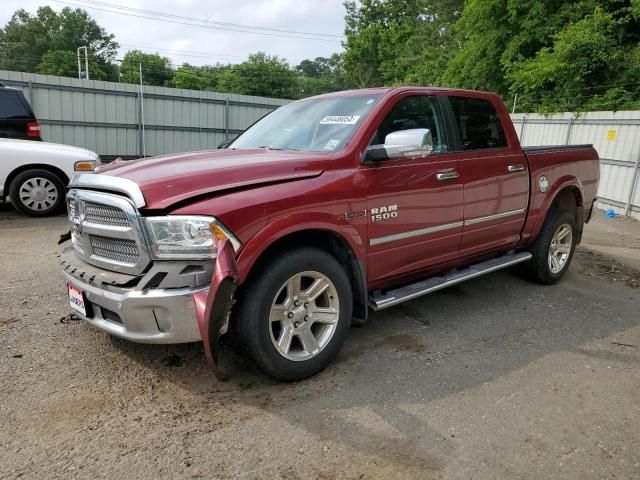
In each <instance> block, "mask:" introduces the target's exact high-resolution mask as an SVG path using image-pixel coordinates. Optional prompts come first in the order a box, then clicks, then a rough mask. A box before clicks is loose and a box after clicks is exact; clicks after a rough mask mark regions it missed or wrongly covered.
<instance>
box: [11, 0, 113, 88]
mask: <svg viewBox="0 0 640 480" xmlns="http://www.w3.org/2000/svg"><path fill="white" fill-rule="evenodd" d="M85 45H86V46H88V47H89V52H90V59H89V60H90V61H89V63H90V66H89V71H90V76H91V77H92V78H103V79H107V78H110V79H113V80H115V77H113V75H114V69H113V67H112V66H111V61H112V60H113V58H114V56H115V53H116V51H117V49H118V44H117V43H116V42H115V41H114V36H113V35H110V34H107V33H106V32H105V30H104V29H103V28H102V27H100V26H99V25H98V24H97V23H96V21H95V20H93V19H92V18H91V17H90V16H89V14H88V13H87V12H86V11H84V10H81V9H71V8H68V7H67V8H63V9H62V10H61V11H60V13H56V12H55V11H54V10H53V9H52V8H50V7H40V8H38V10H37V12H36V14H35V15H31V14H29V12H27V11H26V10H23V9H20V10H17V11H16V12H15V13H14V14H13V16H12V17H11V20H9V22H8V23H7V24H6V25H5V26H4V28H2V29H0V69H6V70H18V71H23V72H45V71H46V72H49V71H61V72H65V74H66V75H68V76H74V77H75V76H77V74H78V73H77V61H76V60H74V65H76V68H75V70H74V71H72V70H71V69H70V52H71V53H72V54H73V55H74V57H75V53H76V49H77V48H78V47H81V46H85ZM53 52H57V53H55V54H53ZM61 52H65V53H61ZM45 54H49V55H48V56H47V58H46V60H45V59H44V57H43V56H44V55H45ZM56 59H58V60H62V61H63V62H64V63H63V65H60V66H59V68H57V69H56V68H55V65H54V63H55V60H56ZM41 63H44V65H41Z"/></svg>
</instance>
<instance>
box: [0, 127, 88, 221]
mask: <svg viewBox="0 0 640 480" xmlns="http://www.w3.org/2000/svg"><path fill="white" fill-rule="evenodd" d="M98 165H100V157H99V156H98V155H97V154H96V153H94V152H92V151H91V150H87V149H85V148H79V147H72V146H69V145H60V144H58V143H49V142H34V141H30V140H14V139H4V138H0V200H4V199H5V198H6V197H9V199H10V200H11V203H12V204H13V206H14V207H15V208H16V209H18V210H19V211H20V212H22V213H24V214H26V215H31V216H34V217H43V216H46V215H51V214H53V213H55V212H57V211H58V210H60V208H61V207H62V205H64V201H65V194H66V188H67V185H68V184H69V179H70V178H71V177H72V176H73V173H74V172H79V171H80V172H91V171H93V170H95V169H96V167H97V166H98Z"/></svg>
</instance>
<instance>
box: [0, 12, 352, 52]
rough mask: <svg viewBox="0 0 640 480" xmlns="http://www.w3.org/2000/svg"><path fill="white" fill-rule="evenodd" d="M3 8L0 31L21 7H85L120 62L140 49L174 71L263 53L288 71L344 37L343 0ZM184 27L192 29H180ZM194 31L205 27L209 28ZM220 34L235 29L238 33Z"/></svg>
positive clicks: (335, 49)
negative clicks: (114, 45)
mask: <svg viewBox="0 0 640 480" xmlns="http://www.w3.org/2000/svg"><path fill="white" fill-rule="evenodd" d="M0 1H1V3H2V7H3V8H2V9H0V25H2V26H4V25H5V24H6V23H7V22H8V21H9V20H10V18H11V15H12V14H13V12H14V11H15V10H17V9H19V8H24V9H25V10H27V11H29V12H30V13H35V11H36V10H37V8H38V7H40V6H45V5H48V6H50V7H51V8H53V9H54V10H56V11H59V10H61V9H62V8H64V7H66V6H68V7H71V8H78V7H80V8H84V9H85V10H87V11H88V12H89V14H90V15H91V16H92V17H93V18H94V19H95V20H96V21H97V22H98V24H100V25H101V26H102V27H103V28H104V29H105V30H106V31H107V32H108V33H113V34H114V35H115V40H116V41H117V42H118V43H119V44H120V45H121V49H120V52H119V54H118V58H122V56H123V55H124V53H125V52H126V51H127V50H132V49H134V48H137V49H139V50H143V51H146V52H151V53H159V54H161V55H162V56H165V57H169V58H170V59H171V61H172V63H173V64H175V65H180V64H182V63H183V62H188V63H190V64H192V65H204V64H215V63H216V62H220V63H239V62H242V61H243V60H244V59H246V58H247V56H248V55H249V54H250V53H255V52H258V51H264V52H266V53H267V54H269V55H277V56H278V57H280V58H284V59H286V60H287V61H288V62H289V63H290V64H291V65H296V64H298V63H299V62H300V61H301V60H303V59H306V58H311V59H312V58H315V57H318V56H323V57H328V56H330V55H331V54H332V53H336V52H340V51H342V46H341V38H338V37H340V36H341V35H342V34H343V33H344V6H343V5H342V1H343V0H234V1H229V0H210V1H207V0H128V1H126V2H123V1H122V0H64V1H53V0H48V1H47V0H0ZM109 5H117V6H120V7H121V10H119V11H120V12H121V13H113V10H115V9H114V8H112V7H111V6H109ZM98 8H99V9H100V10H98ZM122 8H125V9H127V8H128V9H139V10H146V11H153V12H161V13H163V14H171V15H176V16H181V17H189V18H191V19H196V21H195V22H194V21H193V20H188V21H186V20H184V19H175V18H167V17H162V18H165V19H166V20H171V21H158V20H151V19H147V18H140V17H141V16H153V15H149V14H148V13H142V12H133V11H131V10H129V12H123V10H122ZM108 10H111V12H110V11H108ZM122 13H125V14H124V15H123V14H122ZM134 15H138V16H134ZM197 20H204V21H205V22H198V21H197ZM212 21H213V22H226V23H232V24H237V25H248V26H254V27H265V28H269V29H276V30H288V31H295V32H305V33H318V34H328V35H333V36H331V37H326V36H325V37H319V36H312V38H306V39H304V38H300V37H301V35H300V34H294V33H284V32H278V33H279V34H281V35H285V37H283V36H275V35H273V33H275V32H268V33H269V35H262V34H255V33H246V32H237V31H230V30H228V29H220V28H212V27H214V26H215V25H212V24H211V23H207V22H212ZM174 22H183V23H182V24H180V23H174ZM184 22H188V23H190V25H185V24H184ZM193 23H196V25H194V24H193ZM197 24H199V25H206V27H202V26H198V25H197ZM217 27H220V25H218V26H217ZM223 28H231V29H237V28H238V27H236V26H229V27H223ZM252 31H254V32H255V31H256V30H252ZM262 31H263V32H265V31H264V30H262ZM291 37H297V38H291ZM307 37H309V36H307Z"/></svg>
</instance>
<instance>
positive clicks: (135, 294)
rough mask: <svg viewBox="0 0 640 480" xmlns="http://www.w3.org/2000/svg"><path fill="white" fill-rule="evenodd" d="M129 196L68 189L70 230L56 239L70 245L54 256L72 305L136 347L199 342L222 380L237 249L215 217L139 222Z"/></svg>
mask: <svg viewBox="0 0 640 480" xmlns="http://www.w3.org/2000/svg"><path fill="white" fill-rule="evenodd" d="M80 180H81V179H80ZM74 181H75V183H80V184H81V182H80V181H79V180H76V177H74V180H72V182H71V186H72V187H73V185H74ZM94 183H95V181H94ZM92 186H95V185H92ZM129 188H133V187H131V186H129ZM112 190H113V188H112ZM135 193H136V192H135V191H134V192H128V194H127V196H126V197H125V196H122V195H118V194H113V193H111V192H102V191H95V190H84V189H74V188H72V189H71V190H70V192H69V194H68V196H67V206H68V212H69V223H70V227H71V231H70V235H69V236H66V235H65V236H63V237H61V241H65V240H67V238H70V240H71V243H72V245H71V246H70V247H67V248H65V249H64V251H63V253H62V254H61V255H60V265H61V267H62V273H63V275H64V277H65V280H66V282H67V289H68V292H69V301H70V305H71V307H72V308H74V310H75V312H76V313H77V314H78V315H79V316H80V317H81V318H83V319H84V320H85V321H87V322H88V323H90V324H92V325H94V326H95V327H97V328H99V329H101V330H103V331H106V332H108V333H110V334H112V335H116V336H118V337H121V338H124V339H127V340H131V341H134V342H140V343H186V342H195V341H202V342H203V344H204V351H205V356H206V358H207V361H208V363H209V365H210V367H211V369H212V370H213V372H214V374H215V375H216V377H218V378H223V377H224V374H223V372H222V369H221V368H220V366H219V359H218V343H219V340H220V336H221V335H223V334H224V333H226V331H227V329H228V320H229V315H230V311H231V305H232V303H233V295H234V292H235V289H236V285H237V282H238V275H237V268H236V263H235V254H236V252H237V250H238V249H239V248H240V246H241V244H240V242H239V241H238V240H237V239H236V238H235V237H234V236H233V234H231V232H229V231H228V230H227V229H226V227H225V226H224V225H223V224H221V223H220V222H219V221H218V220H217V219H216V218H214V217H206V216H199V215H194V216H185V215H182V216H180V215H175V216H172V215H169V216H163V217H153V216H151V217H143V216H141V215H140V213H139V210H138V208H139V207H140V206H141V203H143V200H140V201H138V202H137V203H134V201H133V199H136V198H138V197H140V196H139V195H136V194H135Z"/></svg>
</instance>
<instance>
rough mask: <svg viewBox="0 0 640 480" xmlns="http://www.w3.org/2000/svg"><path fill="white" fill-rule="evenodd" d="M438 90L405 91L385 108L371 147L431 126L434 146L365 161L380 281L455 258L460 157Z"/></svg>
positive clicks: (372, 258)
mask: <svg viewBox="0 0 640 480" xmlns="http://www.w3.org/2000/svg"><path fill="white" fill-rule="evenodd" d="M441 104H442V102H441V100H440V98H439V97H438V96H437V95H415V94H414V95H411V94H409V95H405V96H404V97H402V98H400V99H399V100H398V101H397V102H396V103H395V104H394V105H393V107H392V108H391V110H390V111H389V112H388V113H387V115H386V117H385V118H384V120H383V121H382V122H381V124H380V126H379V127H378V129H377V131H376V133H375V135H374V136H373V138H372V140H371V142H370V146H375V145H381V144H383V143H384V141H385V138H386V136H387V135H388V134H390V133H393V132H397V131H401V130H410V129H417V128H420V129H424V128H426V129H429V130H430V132H431V134H432V137H433V150H432V152H431V153H425V154H424V155H421V156H417V157H416V156H414V157H412V158H396V159H388V160H383V161H380V162H375V163H373V162H370V163H365V164H363V165H362V170H361V171H362V175H363V178H364V179H365V182H366V191H367V216H368V231H369V245H368V248H369V250H368V262H367V263H368V268H367V272H368V280H369V282H378V281H382V280H385V279H392V278H393V277H398V276H402V275H404V274H408V273H411V272H415V271H419V270H424V269H425V268H429V267H432V266H436V265H438V264H440V263H444V262H447V261H450V260H453V259H455V258H456V257H457V256H458V252H459V250H460V243H461V239H462V227H463V213H464V212H463V179H462V177H461V175H460V173H461V170H460V161H459V160H457V159H456V158H454V155H453V154H450V153H449V138H448V133H447V128H446V123H445V120H444V115H443V109H442V107H441Z"/></svg>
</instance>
